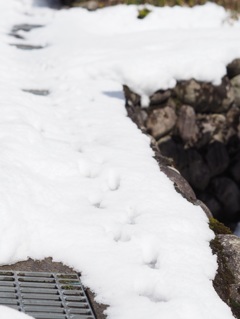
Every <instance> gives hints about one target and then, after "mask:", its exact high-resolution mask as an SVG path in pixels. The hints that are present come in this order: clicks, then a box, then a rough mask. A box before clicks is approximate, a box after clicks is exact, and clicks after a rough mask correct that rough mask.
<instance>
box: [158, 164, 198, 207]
mask: <svg viewBox="0 0 240 319" xmlns="http://www.w3.org/2000/svg"><path fill="white" fill-rule="evenodd" d="M161 171H162V172H164V173H165V174H166V175H167V177H168V178H169V179H170V180H171V181H172V182H173V183H174V187H175V189H176V191H177V192H178V193H180V194H182V196H183V197H184V198H186V199H187V200H188V201H189V202H191V203H193V202H196V201H197V198H196V195H195V193H194V191H193V189H192V188H191V186H190V185H189V183H188V182H187V181H186V180H185V179H184V178H183V177H182V175H181V174H180V173H179V172H178V171H177V170H175V169H173V168H172V167H168V166H163V167H161ZM197 205H198V204H197Z"/></svg>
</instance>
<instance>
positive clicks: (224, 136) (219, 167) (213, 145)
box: [124, 59, 240, 229]
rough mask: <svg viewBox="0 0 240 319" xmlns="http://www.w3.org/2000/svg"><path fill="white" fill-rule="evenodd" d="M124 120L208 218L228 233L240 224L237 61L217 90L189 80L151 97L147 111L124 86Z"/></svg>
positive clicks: (239, 81) (239, 65)
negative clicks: (147, 138)
mask: <svg viewBox="0 0 240 319" xmlns="http://www.w3.org/2000/svg"><path fill="white" fill-rule="evenodd" d="M124 93H125V98H126V108H127V111H128V114H129V116H130V117H131V118H132V120H133V121H134V122H135V123H136V124H137V125H138V127H139V128H140V129H142V131H143V132H145V133H147V134H150V135H151V136H152V137H153V139H154V140H155V141H156V147H157V148H158V149H159V150H160V153H161V155H163V156H166V157H167V158H171V159H172V160H173V163H174V166H175V167H176V168H177V169H178V170H179V171H180V173H181V175H182V176H183V177H184V178H185V179H186V180H187V181H188V182H189V184H190V185H191V186H192V188H193V189H194V191H195V193H196V195H197V198H198V199H200V200H202V201H203V202H204V203H205V204H206V205H207V206H208V207H209V209H210V211H211V212H212V213H213V215H214V216H215V217H216V218H217V219H219V220H220V221H222V222H224V223H225V224H227V225H228V226H230V227H231V228H232V229H234V226H235V225H236V223H237V222H238V221H239V220H240V120H239V119H240V59H236V60H234V61H233V62H232V63H231V64H229V65H228V66H227V75H226V76H225V77H224V78H223V79H222V82H221V84H220V85H218V86H214V85H212V84H211V83H204V82H199V81H196V80H194V79H191V80H189V81H180V82H178V83H177V85H176V87H175V88H173V89H169V90H159V91H157V92H155V93H154V94H153V95H152V96H150V105H149V107H148V108H142V106H141V98H140V96H139V95H137V94H136V93H134V92H132V91H131V89H130V88H129V87H127V86H126V85H124Z"/></svg>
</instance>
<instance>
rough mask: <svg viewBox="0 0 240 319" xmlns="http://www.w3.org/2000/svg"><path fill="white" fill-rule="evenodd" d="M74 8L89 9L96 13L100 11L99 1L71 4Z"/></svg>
mask: <svg viewBox="0 0 240 319" xmlns="http://www.w3.org/2000/svg"><path fill="white" fill-rule="evenodd" d="M71 5H72V6H73V7H81V8H84V9H87V10H88V11H95V10H97V9H98V1H95V0H90V1H83V2H82V1H76V2H73V3H72V4H71Z"/></svg>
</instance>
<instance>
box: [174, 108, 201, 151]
mask: <svg viewBox="0 0 240 319" xmlns="http://www.w3.org/2000/svg"><path fill="white" fill-rule="evenodd" d="M177 129H178V132H179V135H180V136H181V138H182V140H183V141H184V143H186V144H187V145H193V144H195V143H196V141H197V135H198V127H197V125H196V114H195V111H194V109H193V108H192V107H191V106H188V105H183V106H182V107H181V108H180V111H179V115H178V120H177Z"/></svg>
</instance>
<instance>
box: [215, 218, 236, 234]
mask: <svg viewBox="0 0 240 319" xmlns="http://www.w3.org/2000/svg"><path fill="white" fill-rule="evenodd" d="M209 228H210V229H211V230H212V231H213V232H214V233H215V235H220V234H229V235H231V234H232V232H231V230H230V228H228V227H227V226H225V225H224V224H223V223H221V222H219V221H218V220H217V219H215V218H213V217H211V218H209Z"/></svg>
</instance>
